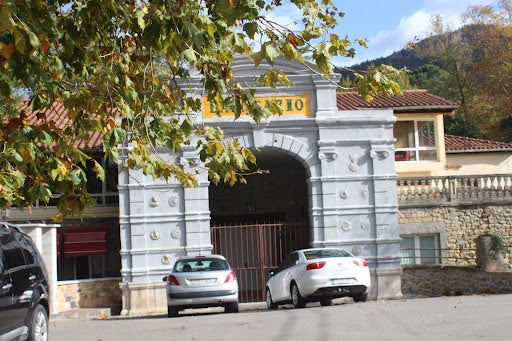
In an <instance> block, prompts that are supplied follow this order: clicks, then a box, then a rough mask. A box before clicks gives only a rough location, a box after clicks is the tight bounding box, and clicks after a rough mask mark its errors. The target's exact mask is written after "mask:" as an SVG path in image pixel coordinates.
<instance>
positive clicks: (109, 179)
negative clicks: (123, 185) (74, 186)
mask: <svg viewBox="0 0 512 341" xmlns="http://www.w3.org/2000/svg"><path fill="white" fill-rule="evenodd" d="M96 161H98V162H99V163H100V164H101V165H102V167H103V169H105V182H103V181H101V180H100V179H98V178H97V177H96V173H94V171H93V168H92V167H93V166H94V164H93V162H89V163H88V164H87V169H86V174H87V191H89V193H90V194H91V196H92V197H93V198H95V199H96V201H97V203H98V205H108V204H117V203H119V193H118V190H117V184H118V178H117V176H118V169H117V164H116V163H114V162H112V161H111V160H104V159H103V158H102V159H96Z"/></svg>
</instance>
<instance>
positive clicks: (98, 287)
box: [57, 278, 122, 315]
mask: <svg viewBox="0 0 512 341" xmlns="http://www.w3.org/2000/svg"><path fill="white" fill-rule="evenodd" d="M119 282H121V279H120V278H105V279H91V280H77V281H65V282H59V283H58V290H57V312H63V311H67V310H72V309H77V308H110V309H111V313H112V314H113V315H117V314H119V313H120V311H121V306H122V302H121V289H119Z"/></svg>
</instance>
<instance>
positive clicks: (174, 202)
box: [169, 197, 178, 207]
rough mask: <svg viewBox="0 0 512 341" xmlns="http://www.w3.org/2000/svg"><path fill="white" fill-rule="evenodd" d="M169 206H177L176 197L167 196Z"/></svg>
mask: <svg viewBox="0 0 512 341" xmlns="http://www.w3.org/2000/svg"><path fill="white" fill-rule="evenodd" d="M169 206H171V207H176V206H178V197H170V198H169Z"/></svg>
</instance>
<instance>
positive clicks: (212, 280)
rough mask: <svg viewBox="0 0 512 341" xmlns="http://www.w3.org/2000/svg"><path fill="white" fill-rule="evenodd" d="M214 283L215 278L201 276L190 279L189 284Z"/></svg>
mask: <svg viewBox="0 0 512 341" xmlns="http://www.w3.org/2000/svg"><path fill="white" fill-rule="evenodd" d="M214 283H215V278H201V279H192V280H190V285H210V284H214Z"/></svg>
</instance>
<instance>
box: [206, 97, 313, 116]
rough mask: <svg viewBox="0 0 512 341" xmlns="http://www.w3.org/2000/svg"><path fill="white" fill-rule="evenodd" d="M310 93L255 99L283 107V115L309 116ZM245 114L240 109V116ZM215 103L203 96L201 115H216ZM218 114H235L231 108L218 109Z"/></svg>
mask: <svg viewBox="0 0 512 341" xmlns="http://www.w3.org/2000/svg"><path fill="white" fill-rule="evenodd" d="M310 99H311V94H302V95H299V96H272V97H257V98H256V101H257V102H258V103H259V104H260V105H261V106H262V107H264V108H270V105H271V104H272V103H275V104H277V105H279V106H281V107H282V108H283V115H303V116H311V106H310ZM245 115H247V112H246V111H245V110H243V111H242V116H245ZM218 116H219V115H218V114H217V111H216V110H215V105H214V104H213V103H211V102H208V99H207V97H206V96H203V117H204V118H210V117H218ZM220 116H235V113H234V112H233V111H231V110H228V109H224V110H221V111H220Z"/></svg>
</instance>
